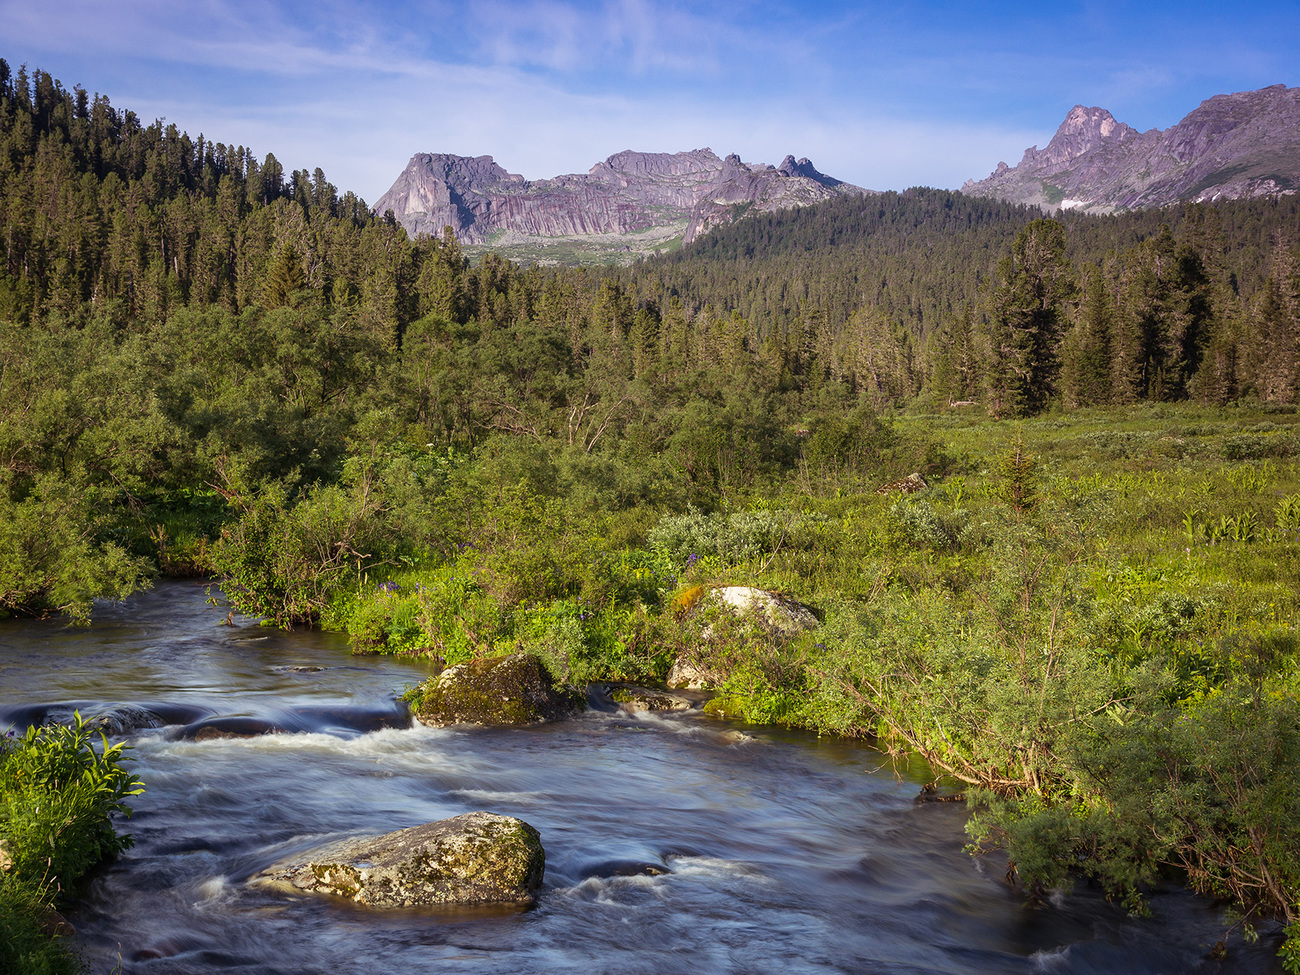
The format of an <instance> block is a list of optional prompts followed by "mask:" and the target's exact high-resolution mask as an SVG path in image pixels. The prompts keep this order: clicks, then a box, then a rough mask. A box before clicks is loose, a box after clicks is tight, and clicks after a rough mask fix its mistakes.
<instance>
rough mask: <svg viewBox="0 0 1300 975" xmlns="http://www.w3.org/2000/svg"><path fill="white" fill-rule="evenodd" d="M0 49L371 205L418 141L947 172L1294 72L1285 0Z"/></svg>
mask: <svg viewBox="0 0 1300 975" xmlns="http://www.w3.org/2000/svg"><path fill="white" fill-rule="evenodd" d="M0 24H3V25H4V26H3V28H2V29H0V57H3V58H5V59H6V60H7V61H9V63H10V65H11V66H12V67H14V68H17V67H18V66H19V65H20V64H24V63H25V64H27V65H28V66H29V67H30V68H42V69H44V70H46V71H49V72H50V73H51V74H53V75H54V76H55V77H56V78H59V79H60V80H61V81H62V82H63V83H64V85H65V86H67V87H71V86H72V85H74V84H80V85H82V86H83V87H85V88H86V89H88V90H89V91H91V92H92V93H101V94H105V95H107V96H108V97H109V98H110V99H111V100H112V102H113V104H114V105H116V106H118V107H119V108H130V109H132V110H133V111H135V112H136V113H137V114H138V115H140V116H142V117H143V118H145V119H146V120H152V119H154V118H158V117H163V118H166V119H167V120H168V121H169V122H174V123H175V124H176V125H177V126H178V127H180V128H182V129H184V130H186V131H188V132H189V133H190V134H191V135H198V134H199V133H200V132H202V133H203V134H204V135H206V136H207V137H208V138H210V139H214V140H216V141H220V142H227V143H231V144H239V145H246V146H248V147H250V148H251V149H253V150H254V152H256V153H257V154H258V155H259V156H262V155H265V154H266V153H268V152H273V153H274V154H275V155H276V158H278V159H279V160H280V162H281V163H282V164H284V165H285V166H286V167H287V168H290V169H300V168H308V169H314V168H315V167H317V166H320V167H321V168H323V169H324V170H325V173H326V175H327V176H328V177H329V179H330V180H331V182H333V183H335V185H337V186H338V187H339V188H340V190H343V189H351V190H354V191H355V192H357V193H359V194H360V195H361V196H363V197H364V198H365V199H367V200H369V201H372V202H373V201H375V200H377V199H378V198H379V196H380V195H381V194H382V193H383V192H384V191H385V190H386V189H387V188H388V186H389V184H390V183H391V182H392V181H393V179H395V178H396V176H397V174H398V173H399V172H400V171H401V170H402V168H403V166H404V165H405V164H406V161H407V159H408V158H410V156H411V155H412V154H413V153H416V152H452V153H458V154H461V155H485V154H486V155H492V156H494V157H495V158H496V160H497V162H498V163H500V164H501V165H503V166H504V167H505V168H507V169H508V170H510V171H511V172H517V173H522V174H523V175H525V176H527V177H529V178H530V179H536V178H541V177H546V176H554V175H557V174H559V173H571V172H585V171H586V170H587V169H589V168H590V167H591V166H592V164H594V163H595V162H597V161H599V160H601V159H604V158H605V157H606V156H609V155H611V154H612V153H615V152H618V151H620V150H623V149H640V150H646V151H657V152H675V151H679V150H685V149H694V148H699V147H703V146H709V147H711V148H712V149H713V150H714V151H715V152H717V153H719V154H720V155H724V154H726V153H729V152H736V153H739V154H740V156H741V158H743V159H744V160H746V161H747V162H770V163H779V162H780V161H781V159H782V158H783V157H784V156H785V155H786V154H787V153H793V154H794V155H795V156H808V157H809V158H811V159H812V161H813V162H814V163H815V164H816V165H817V167H818V168H819V169H821V170H822V171H823V172H826V173H830V174H831V175H834V176H836V177H838V178H840V179H845V180H848V181H850V182H853V183H857V184H859V185H861V186H866V187H869V188H872V189H902V188H904V187H907V186H912V185H917V184H924V185H929V186H945V187H958V186H960V185H961V183H962V182H963V181H964V180H966V179H968V178H976V179H978V178H981V177H983V176H985V175H987V174H988V173H989V172H990V171H991V170H992V169H993V167H994V166H995V165H996V164H997V163H998V161H999V160H1005V161H1006V162H1008V163H1009V164H1011V165H1014V164H1015V163H1016V162H1018V161H1019V159H1020V156H1021V154H1022V153H1023V151H1024V150H1025V148H1026V147H1028V146H1030V145H1032V144H1037V145H1039V146H1043V145H1046V143H1047V141H1048V140H1049V139H1050V138H1051V136H1052V133H1053V132H1054V131H1055V130H1056V127H1057V125H1058V124H1059V123H1060V121H1061V120H1062V119H1063V118H1064V117H1065V114H1066V112H1067V111H1069V109H1070V108H1071V107H1072V106H1073V105H1075V104H1077V103H1083V104H1085V105H1099V106H1101V107H1103V108H1108V109H1110V110H1111V111H1112V112H1113V113H1114V115H1115V116H1116V118H1118V119H1120V120H1121V121H1123V122H1127V123H1129V124H1130V125H1133V126H1135V127H1137V128H1138V129H1147V128H1151V127H1159V128H1166V127H1168V126H1170V125H1172V124H1173V123H1175V122H1177V121H1178V120H1179V119H1180V118H1182V116H1184V115H1185V114H1187V112H1189V111H1191V110H1192V109H1193V108H1195V107H1196V106H1197V105H1198V104H1199V103H1200V102H1201V101H1202V100H1203V99H1205V98H1208V97H1210V96H1211V95H1214V94H1217V93H1219V92H1228V91H1243V90H1246V89H1251V88H1260V87H1263V86H1265V85H1269V84H1277V83H1279V82H1280V83H1284V84H1287V85H1296V84H1300V4H1297V3H1295V0H1289V2H1257V3H1245V4H1241V5H1234V6H1231V7H1229V6H1228V5H1221V4H1217V3H1215V4H1212V3H1208V2H1201V0H1192V2H1184V3H1177V4H1175V3H1164V2H1148V3H1141V2H1134V3H1125V2H1110V0H1105V2H1078V3H1074V2H1057V3H1043V2H1036V3H1032V4H1029V3H1019V2H1015V0H1008V2H1001V3H991V2H990V3H985V2H977V3H909V2H906V0H894V2H891V3H875V2H871V3H843V2H829V0H828V2H805V3H790V2H777V0H752V2H751V0H735V2H733V0H702V2H695V0H683V2H663V3H659V2H651V0H486V2H481V3H449V2H443V0H390V2H368V3H358V2H353V0H315V2H310V3H307V2H291V0H257V2H252V0H250V2H235V0H185V2H180V3H178V2H176V0H114V2H106V0H45V2H43V3H39V4H38V3H34V2H32V0H0Z"/></svg>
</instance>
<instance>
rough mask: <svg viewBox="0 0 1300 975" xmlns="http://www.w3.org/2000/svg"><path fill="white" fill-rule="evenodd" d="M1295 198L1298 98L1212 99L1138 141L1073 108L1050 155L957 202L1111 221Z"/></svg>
mask: <svg viewBox="0 0 1300 975" xmlns="http://www.w3.org/2000/svg"><path fill="white" fill-rule="evenodd" d="M1297 190H1300V88H1287V87H1286V86H1285V85H1273V86H1272V87H1270V88H1262V89H1260V90H1259V91H1246V92H1238V93H1237V94H1233V95H1215V96H1214V97H1213V98H1210V99H1207V100H1206V101H1204V102H1202V103H1201V105H1200V107H1199V108H1197V109H1195V110H1194V111H1192V112H1191V113H1189V114H1188V115H1187V116H1186V117H1185V118H1184V119H1183V120H1182V121H1181V122H1179V123H1178V124H1177V125H1174V126H1172V127H1171V128H1168V129H1165V130H1163V131H1162V130H1160V129H1151V130H1149V131H1147V132H1138V131H1137V130H1136V129H1133V128H1131V127H1130V126H1127V125H1125V124H1124V123H1123V122H1117V121H1116V120H1115V118H1114V117H1113V116H1112V115H1111V114H1110V112H1108V111H1106V110H1105V109H1101V108H1085V107H1083V106H1082V105H1076V106H1075V107H1074V108H1073V109H1071V110H1070V113H1069V114H1068V115H1067V116H1066V117H1065V121H1064V122H1062V123H1061V127H1060V128H1059V129H1057V130H1056V135H1054V136H1053V137H1052V141H1051V142H1049V143H1048V144H1047V148H1045V149H1039V148H1038V147H1037V146H1034V147H1032V148H1030V149H1027V150H1025V155H1024V158H1022V159H1021V160H1020V163H1019V165H1017V166H1014V167H1010V166H1007V165H1006V163H999V164H998V168H997V169H996V170H994V171H993V173H991V174H990V175H989V176H988V177H987V178H986V179H982V180H980V181H979V182H974V181H968V182H967V183H966V184H965V185H964V186H963V187H962V192H964V193H969V194H972V195H975V196H992V197H996V198H998V199H1002V200H1010V201H1012V202H1015V203H1030V204H1036V205H1038V206H1041V207H1044V208H1045V209H1054V208H1056V207H1064V208H1079V209H1084V210H1089V211H1094V212H1100V213H1108V212H1113V211H1116V210H1128V209H1135V208H1141V207H1158V206H1166V205H1168V204H1170V203H1177V202H1179V201H1181V200H1213V199H1220V198H1229V199H1238V198H1242V197H1255V196H1271V195H1274V194H1277V193H1292V192H1296V191H1297Z"/></svg>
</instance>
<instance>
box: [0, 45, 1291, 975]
mask: <svg viewBox="0 0 1300 975" xmlns="http://www.w3.org/2000/svg"><path fill="white" fill-rule="evenodd" d="M1297 241H1300V202H1297V198H1296V197H1283V198H1279V199H1272V200H1262V201H1243V202H1237V203H1225V204H1222V205H1218V206H1215V207H1209V206H1204V205H1193V206H1188V207H1186V208H1183V209H1178V210H1173V211H1162V212H1158V213H1138V214H1128V215H1120V216H1115V217H1108V218H1098V217H1083V216H1078V215H1068V214H1067V215H1062V216H1061V217H1060V219H1054V220H1046V219H1043V218H1042V217H1041V214H1038V213H1036V212H1030V211H1027V210H1024V209H1022V208H1016V207H1011V206H1008V205H1005V204H1000V203H993V202H990V201H985V200H978V199H971V198H966V197H963V196H961V195H960V194H955V193H947V192H943V191H934V190H925V189H915V190H909V191H907V192H905V193H888V194H881V195H880V196H873V197H866V198H858V199H854V200H839V201H834V202H833V203H830V204H826V205H823V206H819V207H810V208H807V209H805V210H800V211H794V212H791V213H788V214H776V215H764V216H761V217H757V218H752V219H747V220H744V221H740V222H738V223H737V224H735V225H734V226H732V227H730V228H722V229H720V230H718V231H715V232H714V233H713V234H711V235H709V236H708V237H706V238H704V239H703V240H701V241H699V242H697V243H696V244H694V245H692V246H691V247H688V248H684V249H682V251H680V252H678V253H676V254H674V255H671V256H669V257H666V258H661V259H656V260H651V261H646V262H643V263H641V264H638V265H636V266H634V267H632V268H628V269H611V270H610V271H608V272H601V271H599V270H592V269H584V270H563V269H559V270H550V271H542V270H540V269H537V268H523V267H519V266H516V265H513V264H510V263H508V262H506V261H504V260H501V259H499V258H496V257H493V256H491V255H489V256H487V257H485V258H483V259H482V260H481V261H480V262H479V263H477V264H475V265H473V266H471V265H470V264H469V262H467V261H466V260H465V259H464V257H463V255H462V253H461V251H460V248H459V245H458V243H457V242H456V240H455V239H454V238H453V237H451V236H450V235H447V236H444V237H441V238H436V239H435V238H421V239H419V240H414V241H412V240H408V239H407V238H406V235H405V233H404V232H403V231H402V230H401V228H400V227H398V226H397V225H396V224H395V223H393V222H392V221H391V220H389V219H385V218H383V217H377V216H375V215H373V214H371V213H370V212H369V211H368V209H367V208H366V207H365V205H364V202H363V201H360V200H358V199H356V198H355V197H354V196H352V195H350V194H344V195H343V196H342V197H340V196H339V195H338V194H337V192H336V191H335V189H334V187H332V186H330V185H329V183H328V182H327V181H326V180H325V177H324V174H323V173H321V172H320V171H319V170H316V171H315V172H314V173H308V172H306V171H305V170H304V171H301V172H294V173H292V174H288V175H286V174H285V173H284V171H283V170H282V168H281V167H280V166H279V164H278V163H277V162H276V161H275V159H274V157H273V156H267V157H266V158H265V159H263V160H261V161H259V160H257V159H255V158H254V157H253V155H252V153H251V152H249V151H248V150H246V149H244V148H242V147H239V148H235V147H230V146H225V145H221V144H214V143H211V142H208V141H206V140H205V139H203V138H199V139H197V140H191V139H190V138H189V137H188V136H187V135H185V134H183V133H180V132H178V131H177V130H176V129H175V128H174V127H170V126H168V127H164V126H163V125H162V124H161V123H154V124H152V125H145V124H143V123H141V122H140V121H139V120H138V119H137V118H135V116H133V115H132V114H131V113H129V112H122V111H119V110H117V109H114V108H113V107H112V106H110V105H109V104H108V102H107V100H106V99H102V98H98V97H96V98H94V99H91V98H90V97H89V96H88V95H87V94H86V93H85V92H84V91H82V90H80V89H74V90H73V91H72V92H68V91H65V90H63V89H62V88H61V86H59V85H58V84H57V83H56V82H54V81H53V80H52V79H50V78H49V76H47V75H44V74H43V73H40V72H36V73H35V74H33V75H27V74H26V72H21V71H20V72H18V73H17V74H12V73H10V71H9V69H8V67H7V66H5V65H4V64H3V62H0V250H2V254H0V258H2V260H0V611H3V612H5V613H44V612H54V611H62V612H64V613H67V614H68V615H70V616H71V617H73V618H74V619H77V618H85V616H86V615H87V614H89V613H90V612H92V609H93V600H94V599H96V598H120V597H122V596H124V595H126V594H127V593H129V592H131V591H133V590H135V589H138V588H139V587H141V586H143V585H147V584H148V580H149V579H150V578H151V577H152V576H153V575H154V574H155V573H165V574H192V575H215V576H217V577H219V578H220V579H221V580H222V584H223V586H224V589H225V592H226V593H227V595H228V596H229V598H230V599H231V600H232V602H233V603H234V604H235V605H236V606H237V607H238V608H239V610H240V611H241V612H245V613H249V614H253V615H256V616H258V617H261V618H264V619H266V620H268V621H270V622H272V623H274V624H276V625H281V626H299V625H323V626H329V627H334V628H339V629H343V630H346V631H347V632H348V633H349V634H350V635H351V638H352V640H353V642H354V646H355V647H356V648H357V649H358V650H359V651H364V652H393V653H425V654H431V655H434V656H438V657H441V658H442V659H443V660H444V661H445V662H447V663H454V662H457V661H460V660H464V659H468V658H470V657H475V656H484V655H488V654H492V653H496V652H500V651H501V650H504V649H516V648H524V649H530V650H533V651H535V652H537V653H539V654H540V655H541V656H542V657H543V659H544V660H546V661H547V662H548V664H549V665H550V666H551V667H552V669H553V670H555V671H556V672H557V673H558V674H559V675H561V676H562V677H565V678H566V679H568V680H571V681H573V682H581V681H586V680H597V679H628V680H638V681H654V680H658V679H662V678H663V677H664V676H665V674H666V673H667V670H668V667H669V666H670V664H671V663H672V662H673V660H674V659H676V658H677V657H679V656H682V655H685V656H687V657H688V658H691V659H692V661H693V662H694V663H696V664H698V665H700V666H701V667H704V668H706V669H709V670H712V671H714V672H716V673H718V674H720V675H722V679H721V681H720V683H721V687H720V693H719V696H718V697H717V699H716V701H715V703H714V705H713V707H714V709H715V710H717V711H720V712H722V713H725V714H728V715H735V716H737V717H741V718H744V719H747V720H752V721H763V722H779V723H784V724H790V725H795V726H800V727H807V728H812V729H816V730H818V731H822V732H828V733H837V734H852V735H872V736H875V737H876V738H877V740H878V741H879V742H880V743H881V745H882V747H884V748H886V749H888V750H891V751H893V752H894V753H895V754H896V755H898V756H899V758H900V760H910V759H911V758H919V759H921V760H924V761H926V762H928V763H929V765H930V766H931V767H932V768H933V769H934V770H935V773H936V775H937V776H940V777H941V778H942V779H943V781H945V782H947V783H952V784H955V785H956V786H957V787H959V788H962V789H963V790H964V791H965V792H966V794H967V797H968V799H969V802H970V804H971V809H972V818H971V825H970V829H971V837H972V843H973V844H974V845H976V846H977V847H980V848H988V847H994V846H996V847H1000V848H1003V849H1005V850H1007V851H1008V854H1009V855H1010V858H1011V861H1012V865H1013V874H1014V876H1015V877H1016V878H1017V879H1018V880H1019V882H1020V883H1022V884H1023V885H1024V887H1025V889H1026V891H1027V892H1029V893H1030V894H1031V895H1033V896H1039V895H1041V894H1042V892H1044V891H1046V890H1048V889H1050V888H1052V887H1055V886H1059V885H1061V884H1064V883H1065V882H1066V881H1067V878H1069V877H1071V876H1078V875H1080V874H1082V875H1086V876H1088V877H1090V878H1092V879H1093V881H1095V882H1097V883H1099V884H1101V885H1103V886H1104V887H1105V888H1106V889H1107V890H1108V891H1109V892H1110V893H1111V894H1112V895H1113V896H1114V897H1116V898H1117V899H1118V900H1120V901H1122V902H1123V903H1125V904H1127V905H1128V906H1129V907H1130V908H1132V909H1134V910H1141V909H1142V891H1143V890H1144V889H1145V888H1146V887H1148V886H1149V885H1150V884H1152V883H1155V882H1158V881H1160V880H1161V879H1163V878H1167V877H1169V876H1171V875H1172V876H1174V877H1176V878H1181V880H1182V881H1184V882H1186V883H1188V884H1189V885H1190V886H1192V887H1193V888H1195V889H1197V890H1201V891H1204V892H1207V893H1210V894H1214V895H1217V896H1222V897H1224V898H1225V899H1226V900H1227V901H1228V902H1230V903H1232V904H1234V905H1236V910H1237V912H1238V919H1239V922H1240V924H1239V928H1238V930H1241V931H1247V932H1249V931H1252V930H1253V925H1255V924H1256V923H1257V922H1258V921H1259V920H1261V919H1263V918H1277V919H1280V920H1281V921H1282V922H1284V923H1289V924H1291V925H1293V926H1292V927H1291V928H1290V931H1291V933H1292V934H1293V937H1292V938H1291V939H1290V940H1288V941H1286V942H1285V947H1284V952H1287V953H1288V954H1286V961H1287V964H1288V965H1289V966H1290V967H1291V969H1292V970H1300V929H1298V928H1297V927H1295V926H1294V925H1295V924H1296V922H1297V919H1298V917H1300V913H1298V912H1300V835H1297V832H1298V831H1300V826H1298V825H1297V824H1300V793H1297V791H1296V788H1295V786H1294V783H1295V782H1296V781H1297V780H1298V778H1300V777H1298V776H1297V771H1298V769H1297V765H1300V737H1298V736H1300V715H1297V705H1296V701H1297V692H1298V691H1300V684H1298V682H1300V654H1298V651H1300V647H1298V646H1297V639H1300V638H1298V637H1297V629H1296V623H1297V616H1296V614H1297V599H1298V598H1300V597H1298V596H1297V591H1296V579H1297V570H1300V564H1298V562H1300V469H1298V468H1297V457H1298V456H1300V414H1298V413H1297V411H1296V402H1297V399H1298V398H1300V389H1298V385H1297V383H1298V381H1300V273H1298V272H1297V267H1298V266H1300V265H1297V251H1296V242H1297ZM912 472H918V473H920V474H922V475H923V476H924V478H925V479H926V481H927V482H928V486H927V487H925V488H924V489H922V490H920V491H918V492H916V493H910V494H904V493H899V492H886V493H884V494H881V493H877V489H878V488H879V487H880V486H881V485H884V484H887V483H890V482H893V481H896V480H897V479H898V478H900V477H902V476H905V475H907V474H910V473H912ZM726 583H734V584H743V585H753V586H760V587H763V588H766V589H770V590H774V591H780V592H782V593H785V594H786V595H788V596H789V597H791V598H793V599H797V600H799V601H801V602H803V603H805V604H807V605H809V606H811V607H812V608H813V609H814V610H815V611H816V613H817V614H818V615H819V617H820V619H821V625H820V626H819V627H818V628H816V629H815V630H812V631H810V632H808V633H806V634H804V635H803V636H801V637H799V638H797V639H795V640H793V641H790V642H782V641H776V640H773V639H771V638H769V637H768V636H766V635H764V634H763V633H761V632H750V631H746V630H745V629H744V627H743V626H742V625H740V624H732V623H729V622H728V621H726V620H713V621H711V622H712V623H713V624H714V625H713V626H712V627H711V628H710V630H709V635H708V636H707V637H706V635H705V632H704V630H705V626H706V623H707V622H709V621H706V620H704V619H703V618H702V617H701V616H700V615H699V614H693V613H691V612H690V611H689V610H690V609H691V607H692V605H694V604H695V603H696V601H697V600H698V598H699V595H700V593H701V592H702V591H703V589H704V588H705V587H708V586H711V585H718V584H726ZM1171 872H1172V873H1171Z"/></svg>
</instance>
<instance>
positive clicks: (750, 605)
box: [713, 586, 817, 640]
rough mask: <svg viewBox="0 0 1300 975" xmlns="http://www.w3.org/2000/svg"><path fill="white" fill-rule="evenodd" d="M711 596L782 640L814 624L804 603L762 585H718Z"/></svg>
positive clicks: (792, 636)
mask: <svg viewBox="0 0 1300 975" xmlns="http://www.w3.org/2000/svg"><path fill="white" fill-rule="evenodd" d="M713 597H714V598H715V599H716V600H717V601H718V602H720V603H721V604H722V605H723V606H725V607H727V608H728V609H730V610H731V611H732V612H733V613H735V614H736V615H737V616H741V617H748V618H751V619H754V620H756V621H757V622H758V623H759V625H760V626H762V627H763V629H765V630H767V631H768V632H769V633H771V634H772V635H773V636H775V637H779V638H780V639H783V640H792V639H794V638H795V637H796V636H798V635H799V634H800V633H802V632H803V631H804V630H811V629H812V628H813V627H815V626H816V625H817V617H816V616H814V615H813V614H812V610H810V609H809V608H808V607H807V606H804V605H802V604H801V603H796V602H795V601H794V600H793V599H786V598H785V597H784V596H782V595H780V594H778V593H774V592H768V591H767V590H766V589H756V588H754V587H753V586H720V587H718V588H717V589H715V590H713Z"/></svg>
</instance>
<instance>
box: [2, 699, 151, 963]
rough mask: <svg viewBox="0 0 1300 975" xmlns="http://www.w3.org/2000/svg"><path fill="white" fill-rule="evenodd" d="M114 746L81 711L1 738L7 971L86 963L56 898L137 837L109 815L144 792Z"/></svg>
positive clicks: (60, 899) (123, 810)
mask: <svg viewBox="0 0 1300 975" xmlns="http://www.w3.org/2000/svg"><path fill="white" fill-rule="evenodd" d="M123 751H124V747H123V746H122V745H121V744H117V745H109V744H108V742H107V741H106V740H104V739H103V737H102V736H101V737H100V740H99V744H98V747H97V746H96V743H95V735H94V734H93V732H92V731H91V729H90V728H88V727H86V726H85V725H84V724H83V723H82V721H81V718H80V716H79V715H78V716H77V718H76V720H75V721H74V723H73V724H72V725H71V726H70V727H64V726H51V727H45V728H31V729H29V730H28V731H27V732H26V733H25V734H24V735H22V736H17V735H15V734H13V733H12V732H11V733H10V734H8V735H7V736H5V737H4V738H3V739H0V973H5V975H11V973H12V975H65V973H73V972H77V971H80V970H81V964H80V962H79V960H78V959H77V958H76V956H75V955H74V954H73V953H72V952H71V951H70V950H69V949H68V948H67V946H66V944H65V943H64V942H63V941H62V939H60V938H55V937H51V932H52V931H53V930H54V929H55V928H56V922H57V920H58V917H57V915H55V914H54V913H53V907H54V905H57V904H60V903H61V902H63V901H64V900H65V899H66V898H67V897H68V896H70V895H71V894H72V893H73V891H74V890H75V886H76V883H77V881H78V880H79V879H80V878H81V877H82V876H83V875H84V874H85V873H86V872H87V871H88V870H90V869H91V868H92V867H94V866H95V865H96V864H98V863H99V862H100V861H101V860H103V859H104V858H106V857H111V856H113V855H115V854H117V853H119V852H121V851H122V850H124V849H126V848H128V847H129V846H130V845H131V841H130V837H129V836H125V835H119V834H118V833H117V831H116V830H115V828H114V825H113V822H112V820H111V816H112V814H114V813H127V814H128V815H129V812H130V810H129V808H128V807H127V805H126V800H127V799H128V798H130V797H131V796H135V795H139V794H140V792H141V791H143V789H142V786H141V784H140V782H139V781H138V780H137V779H136V778H135V777H134V776H133V775H132V774H131V773H130V772H129V771H128V770H127V769H126V768H125V767H124V765H123V763H124V762H125V761H126V760H127V759H126V758H125V756H124V754H123Z"/></svg>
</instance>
